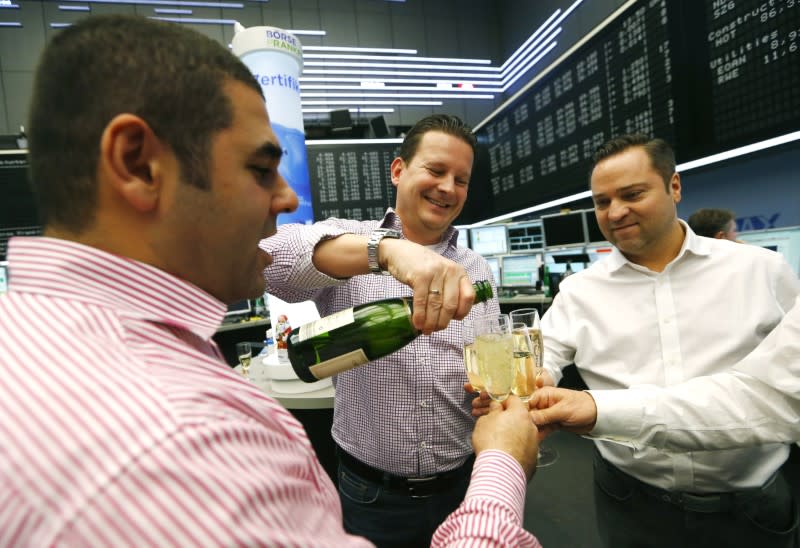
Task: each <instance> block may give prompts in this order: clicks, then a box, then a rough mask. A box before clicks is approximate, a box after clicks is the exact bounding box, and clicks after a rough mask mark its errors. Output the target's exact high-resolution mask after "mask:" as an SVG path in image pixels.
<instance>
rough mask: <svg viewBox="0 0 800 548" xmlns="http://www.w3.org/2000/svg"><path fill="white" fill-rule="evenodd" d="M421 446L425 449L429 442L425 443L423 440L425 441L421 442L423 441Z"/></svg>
mask: <svg viewBox="0 0 800 548" xmlns="http://www.w3.org/2000/svg"><path fill="white" fill-rule="evenodd" d="M419 446H420V447H421V448H423V449H425V448H426V447H428V444H427V443H425V442H424V441H423V442H421V443H420V444H419Z"/></svg>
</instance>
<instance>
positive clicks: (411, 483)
mask: <svg viewBox="0 0 800 548" xmlns="http://www.w3.org/2000/svg"><path fill="white" fill-rule="evenodd" d="M437 479H439V476H436V475H434V476H425V477H424V478H407V479H406V484H407V486H408V491H409V493H410V496H411V498H412V499H427V498H429V497H432V496H433V495H434V492H433V491H432V490H431V491H430V492H426V493H425V494H424V495H423V494H415V490H416V489H418V488H423V487H425V486H426V485H429V484H430V483H431V482H434V481H436V480H437Z"/></svg>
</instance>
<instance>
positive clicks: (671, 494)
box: [595, 449, 778, 514]
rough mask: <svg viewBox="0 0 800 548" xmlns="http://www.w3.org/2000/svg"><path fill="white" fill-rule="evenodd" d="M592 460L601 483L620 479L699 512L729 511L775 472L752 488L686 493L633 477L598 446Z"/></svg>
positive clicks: (648, 494) (665, 499)
mask: <svg viewBox="0 0 800 548" xmlns="http://www.w3.org/2000/svg"><path fill="white" fill-rule="evenodd" d="M595 463H596V466H595V474H600V475H602V477H601V478H597V479H599V480H600V482H601V483H602V482H603V481H617V482H622V483H624V484H625V485H627V486H629V487H631V488H634V489H638V490H639V491H640V492H642V493H644V494H645V495H647V496H649V497H652V498H655V499H658V500H660V501H662V502H667V503H669V504H672V505H673V506H677V507H678V508H681V509H682V510H686V511H688V512H697V513H700V514H714V513H718V512H728V511H730V510H731V509H732V508H733V507H734V502H735V501H737V500H741V499H743V498H747V497H750V496H753V495H754V494H757V493H760V492H762V491H764V490H765V489H767V488H769V487H770V486H771V485H772V483H773V482H774V481H775V479H776V478H777V476H778V474H777V472H776V473H775V474H773V475H772V477H771V478H770V479H769V480H767V482H766V483H765V484H764V485H762V486H761V487H755V488H752V489H742V490H740V491H729V492H723V493H687V492H682V491H667V490H665V489H661V488H658V487H653V486H652V485H650V484H648V483H645V482H643V481H641V480H639V479H636V478H634V477H633V476H630V475H628V474H626V473H625V472H623V471H622V470H620V469H619V468H617V467H616V466H614V465H613V464H611V463H610V462H608V461H607V460H606V459H604V458H603V457H602V456H601V455H600V452H599V451H597V449H595Z"/></svg>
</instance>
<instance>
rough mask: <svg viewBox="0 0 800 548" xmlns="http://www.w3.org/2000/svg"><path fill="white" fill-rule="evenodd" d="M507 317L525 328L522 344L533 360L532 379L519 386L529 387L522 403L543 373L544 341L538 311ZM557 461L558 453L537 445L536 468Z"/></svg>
mask: <svg viewBox="0 0 800 548" xmlns="http://www.w3.org/2000/svg"><path fill="white" fill-rule="evenodd" d="M509 316H510V318H511V320H512V321H513V322H514V324H513V325H514V327H515V328H517V327H519V328H520V329H522V327H523V326H524V327H525V331H526V332H527V337H525V339H526V340H525V341H523V342H526V343H529V344H530V350H529V353H530V355H531V357H532V358H533V370H534V376H533V379H531V380H529V379H528V377H527V376H526V377H525V381H526V382H525V384H524V388H523V387H522V385H521V384H520V385H519V389H520V390H528V389H529V387H530V394H528V395H527V398H524V401H527V400H529V399H530V397H531V395H532V394H533V391H534V390H536V379H537V378H538V377H540V376H541V375H542V372H543V371H544V339H543V337H542V326H541V323H540V321H539V311H538V310H536V309H535V308H519V309H517V310H512V311H511V314H510V315H509ZM526 373H527V369H526ZM515 388H516V386H515ZM515 393H516V392H515ZM517 395H519V394H517ZM520 397H522V396H520ZM557 460H558V451H556V450H555V449H552V448H550V447H546V446H543V443H540V444H539V458H538V460H537V462H536V467H537V468H544V467H545V466H550V465H551V464H554V463H555V462H556V461H557Z"/></svg>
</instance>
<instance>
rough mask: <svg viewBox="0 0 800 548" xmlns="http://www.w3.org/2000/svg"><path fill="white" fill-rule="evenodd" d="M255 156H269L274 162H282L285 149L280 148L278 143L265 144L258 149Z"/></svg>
mask: <svg viewBox="0 0 800 548" xmlns="http://www.w3.org/2000/svg"><path fill="white" fill-rule="evenodd" d="M254 155H255V156H267V157H269V158H272V159H274V160H280V159H281V157H282V156H283V149H282V148H281V147H279V146H278V145H277V144H276V143H273V142H268V143H264V144H263V145H261V146H260V147H258V149H256V151H255V153H254Z"/></svg>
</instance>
